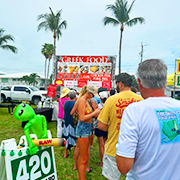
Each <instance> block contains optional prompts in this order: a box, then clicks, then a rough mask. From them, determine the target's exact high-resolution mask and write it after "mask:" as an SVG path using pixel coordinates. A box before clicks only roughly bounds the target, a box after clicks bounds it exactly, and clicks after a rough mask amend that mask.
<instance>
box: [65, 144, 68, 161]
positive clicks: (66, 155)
mask: <svg viewBox="0 0 180 180" xmlns="http://www.w3.org/2000/svg"><path fill="white" fill-rule="evenodd" d="M67 157H68V153H67V149H66V146H64V158H67Z"/></svg>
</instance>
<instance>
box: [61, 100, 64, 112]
mask: <svg viewBox="0 0 180 180" xmlns="http://www.w3.org/2000/svg"><path fill="white" fill-rule="evenodd" d="M60 103H61V106H62V107H63V110H64V105H63V104H62V101H61V99H60Z"/></svg>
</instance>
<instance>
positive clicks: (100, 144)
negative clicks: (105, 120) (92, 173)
mask: <svg viewBox="0 0 180 180" xmlns="http://www.w3.org/2000/svg"><path fill="white" fill-rule="evenodd" d="M98 143H99V156H100V158H101V164H100V165H101V167H103V155H104V139H103V137H102V136H101V137H98Z"/></svg>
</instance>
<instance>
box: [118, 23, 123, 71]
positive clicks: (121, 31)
mask: <svg viewBox="0 0 180 180" xmlns="http://www.w3.org/2000/svg"><path fill="white" fill-rule="evenodd" d="M123 30H124V27H123V24H122V25H121V29H120V42H119V74H120V73H121V46H122V33H123Z"/></svg>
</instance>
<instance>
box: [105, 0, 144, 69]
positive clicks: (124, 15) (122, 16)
mask: <svg viewBox="0 0 180 180" xmlns="http://www.w3.org/2000/svg"><path fill="white" fill-rule="evenodd" d="M134 2H135V0H134V1H133V2H132V3H131V5H130V6H129V5H128V2H127V0H116V2H115V4H114V5H113V4H109V5H107V8H106V10H110V11H112V14H113V16H114V17H107V16H106V17H104V18H103V22H104V25H107V24H113V25H114V26H117V25H120V42H119V73H120V72H121V45H122V33H123V31H124V26H126V25H127V26H130V27H131V26H133V25H136V24H137V23H140V24H142V23H145V19H144V18H142V17H136V18H133V19H130V17H129V14H130V12H131V10H132V7H133V5H134Z"/></svg>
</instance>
